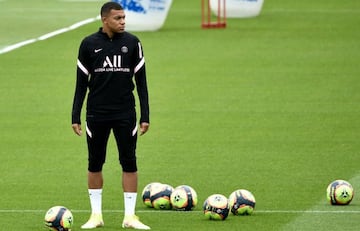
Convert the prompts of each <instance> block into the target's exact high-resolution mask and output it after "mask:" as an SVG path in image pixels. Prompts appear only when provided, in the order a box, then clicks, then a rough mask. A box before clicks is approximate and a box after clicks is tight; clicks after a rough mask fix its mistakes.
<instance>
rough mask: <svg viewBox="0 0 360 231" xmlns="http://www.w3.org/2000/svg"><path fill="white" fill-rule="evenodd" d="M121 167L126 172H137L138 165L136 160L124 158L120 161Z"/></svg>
mask: <svg viewBox="0 0 360 231" xmlns="http://www.w3.org/2000/svg"><path fill="white" fill-rule="evenodd" d="M120 165H121V167H122V169H123V171H124V172H136V171H137V165H136V158H135V157H134V158H131V159H128V158H122V159H120Z"/></svg>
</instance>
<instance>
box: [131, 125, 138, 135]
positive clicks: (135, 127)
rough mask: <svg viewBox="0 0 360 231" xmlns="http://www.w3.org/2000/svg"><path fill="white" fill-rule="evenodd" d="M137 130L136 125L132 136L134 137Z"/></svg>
mask: <svg viewBox="0 0 360 231" xmlns="http://www.w3.org/2000/svg"><path fill="white" fill-rule="evenodd" d="M137 129H138V125H137V124H136V126H135V128H134V130H133V131H132V136H135V134H136V132H137Z"/></svg>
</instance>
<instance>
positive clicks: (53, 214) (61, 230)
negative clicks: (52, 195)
mask: <svg viewBox="0 0 360 231" xmlns="http://www.w3.org/2000/svg"><path fill="white" fill-rule="evenodd" d="M44 221H45V226H46V227H48V228H49V230H52V231H71V227H72V225H73V223H74V217H73V215H72V213H71V211H70V210H69V209H67V208H65V207H64V206H54V207H51V208H50V209H49V210H48V211H47V212H46V214H45V218H44Z"/></svg>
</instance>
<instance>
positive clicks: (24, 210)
mask: <svg viewBox="0 0 360 231" xmlns="http://www.w3.org/2000/svg"><path fill="white" fill-rule="evenodd" d="M44 212H46V211H45V210H41V209H0V213H44ZM71 212H73V213H89V212H90V210H77V209H72V210H71ZM123 212H124V210H103V213H123ZM136 212H138V213H170V212H171V213H174V212H179V213H184V214H187V213H188V214H191V213H202V211H199V210H195V211H187V212H182V211H174V210H151V209H149V210H137V211H136ZM256 213H283V214H286V213H288V214H303V213H308V214H309V213H310V214H360V210H254V214H256Z"/></svg>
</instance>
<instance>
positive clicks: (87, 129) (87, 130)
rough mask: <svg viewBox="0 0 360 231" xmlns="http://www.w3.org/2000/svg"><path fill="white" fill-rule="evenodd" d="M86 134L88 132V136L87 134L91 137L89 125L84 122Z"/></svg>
mask: <svg viewBox="0 0 360 231" xmlns="http://www.w3.org/2000/svg"><path fill="white" fill-rule="evenodd" d="M86 134H88V136H89V137H90V138H92V133H91V131H90V129H89V127H88V126H87V124H86Z"/></svg>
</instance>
